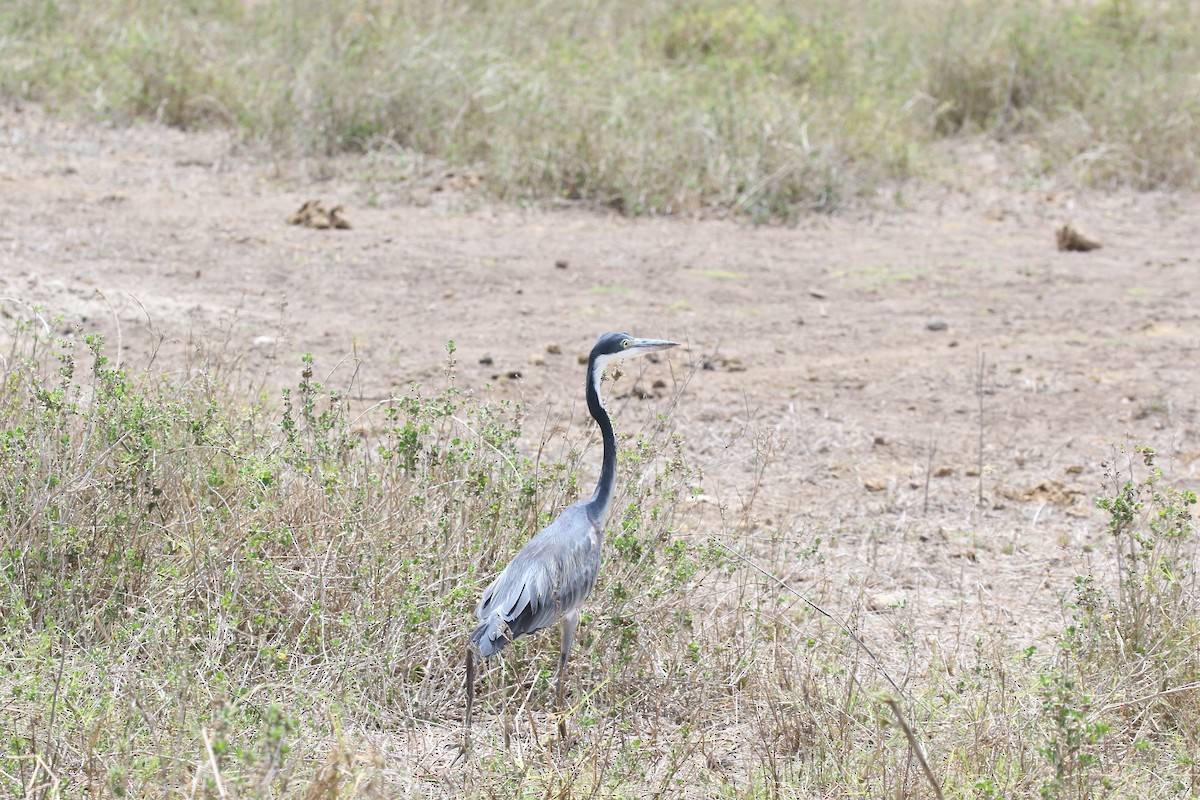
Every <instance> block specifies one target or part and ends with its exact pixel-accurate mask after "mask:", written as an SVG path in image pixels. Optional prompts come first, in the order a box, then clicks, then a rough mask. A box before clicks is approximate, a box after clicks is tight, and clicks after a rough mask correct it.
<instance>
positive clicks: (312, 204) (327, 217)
mask: <svg viewBox="0 0 1200 800" xmlns="http://www.w3.org/2000/svg"><path fill="white" fill-rule="evenodd" d="M287 221H288V224H289V225H303V226H305V227H306V228H316V229H317V230H331V229H334V228H340V229H342V230H346V229H348V228H349V227H350V222H349V220H347V219H346V218H345V217H343V216H342V207H341V206H334V207H333V208H328V209H327V208H325V206H324V204H323V203H322V202H321V201H320V200H309V201H308V202H306V203H305V204H304V205H302V206H300V210H299V211H297V212H296V213H295V214H292V215H291V216H290V217H288V220H287Z"/></svg>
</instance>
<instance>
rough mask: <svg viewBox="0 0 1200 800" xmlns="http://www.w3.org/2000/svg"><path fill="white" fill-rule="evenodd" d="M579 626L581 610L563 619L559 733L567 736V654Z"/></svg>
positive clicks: (559, 679) (559, 677) (559, 667)
mask: <svg viewBox="0 0 1200 800" xmlns="http://www.w3.org/2000/svg"><path fill="white" fill-rule="evenodd" d="M578 627H579V612H578V611H572V612H571V613H570V614H567V615H566V616H565V617H563V619H562V644H561V647H560V648H559V653H558V735H559V737H561V738H563V739H566V738H567V715H566V710H565V709H564V708H563V699H564V695H565V690H566V678H567V654H568V653H570V652H571V645H572V644H574V643H575V629H576V628H578Z"/></svg>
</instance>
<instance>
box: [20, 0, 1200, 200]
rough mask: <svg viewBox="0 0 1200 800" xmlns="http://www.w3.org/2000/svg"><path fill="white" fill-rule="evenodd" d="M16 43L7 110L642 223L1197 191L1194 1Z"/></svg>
mask: <svg viewBox="0 0 1200 800" xmlns="http://www.w3.org/2000/svg"><path fill="white" fill-rule="evenodd" d="M884 20H886V24H883V21H884ZM0 40H2V41H3V47H0V92H4V93H7V94H10V95H15V96H19V97H25V98H33V99H37V100H41V101H43V102H46V103H49V104H51V105H53V106H55V107H58V108H63V109H73V110H76V111H82V112H86V113H92V114H95V115H97V116H100V117H102V118H116V119H124V120H128V119H134V118H142V119H154V120H158V121H161V122H164V123H166V124H170V125H176V126H179V127H183V128H188V127H195V126H219V127H225V128H230V129H232V130H234V131H236V132H237V133H238V134H239V135H240V136H241V137H242V138H243V139H244V140H246V141H249V142H257V143H262V144H263V145H265V146H267V147H270V148H271V149H273V150H274V151H276V152H277V153H279V154H282V155H290V154H318V155H334V154H339V153H356V152H365V151H376V150H384V151H387V152H392V151H394V150H399V151H400V152H401V153H404V154H406V155H408V156H413V157H432V158H434V159H438V160H441V161H442V162H446V163H449V164H451V165H454V166H459V167H470V168H473V169H477V170H479V171H480V172H481V174H482V175H484V177H485V179H486V182H487V185H488V187H489V188H490V190H491V191H492V192H493V193H494V194H495V195H497V196H499V197H503V198H509V199H513V200H522V201H526V200H552V199H555V198H566V199H571V200H582V201H586V202H589V203H595V204H607V205H609V206H612V207H614V208H617V209H620V210H621V211H623V212H624V213H627V214H643V213H663V212H668V213H669V212H679V211H688V210H695V209H699V208H722V209H732V210H736V211H739V212H743V213H746V214H748V215H751V216H753V217H755V218H761V219H779V218H783V219H786V218H789V217H792V216H794V215H795V214H796V213H799V212H802V211H806V210H811V211H832V210H836V209H837V208H839V207H841V206H843V205H845V204H846V203H849V202H854V201H855V199H856V198H858V197H859V196H862V195H866V194H871V193H872V192H874V191H875V188H876V187H878V186H880V185H881V184H882V183H883V182H885V181H889V180H892V179H894V178H906V177H912V176H914V175H920V174H922V172H923V171H925V170H926V169H928V168H929V167H931V166H932V167H936V166H937V163H938V159H939V158H942V157H944V156H939V155H938V154H939V153H941V152H942V150H940V149H939V148H937V147H935V146H934V145H935V144H936V143H937V142H938V141H939V140H942V139H946V138H959V137H983V138H985V139H988V140H991V141H995V142H997V143H998V146H1007V145H1009V144H1014V143H1015V144H1020V145H1022V146H1023V147H1026V148H1030V149H1032V151H1033V152H1035V153H1036V156H1037V157H1036V158H1034V159H1032V164H1033V165H1034V166H1033V167H1032V169H1034V170H1035V171H1036V172H1037V173H1038V174H1058V175H1064V176H1066V177H1067V178H1069V179H1071V180H1079V181H1081V182H1084V183H1094V184H1099V185H1106V186H1109V185H1130V186H1134V187H1137V188H1195V187H1196V186H1197V179H1198V176H1200V173H1198V170H1197V163H1196V159H1197V153H1196V149H1195V147H1194V142H1195V141H1197V138H1198V137H1197V129H1196V125H1197V123H1196V120H1197V119H1198V118H1200V115H1198V113H1197V112H1198V111H1200V108H1198V107H1197V103H1198V102H1200V100H1198V99H1197V98H1198V97H1200V93H1198V86H1197V80H1198V78H1197V75H1200V45H1198V44H1197V42H1200V23H1198V22H1197V21H1196V16H1195V15H1194V14H1192V13H1191V10H1190V7H1189V6H1188V4H1187V3H1183V2H1170V3H1155V2H1150V0H1106V1H1105V2H1100V3H1087V4H1072V3H1065V4H1064V3H1059V2H1052V1H1051V0H1044V1H1043V2H1036V3H1018V2H1009V1H1007V0H1006V1H1005V2H998V3H986V4H967V5H964V4H960V3H944V2H938V1H937V0H904V2H902V3H900V4H899V5H897V4H895V3H883V2H869V3H857V4H844V3H828V2H819V3H810V4H803V5H796V4H788V3H779V2H763V3H736V2H716V0H712V1H711V2H703V3H699V4H688V5H683V6H680V5H677V4H670V3H659V2H651V3H629V2H622V0H611V1H610V2H605V3H599V4H589V5H586V6H573V7H571V8H557V7H554V8H552V7H549V6H539V5H531V4H527V3H520V2H514V1H512V0H509V1H508V2H500V3H489V4H484V5H480V4H478V3H470V2H454V3H433V2H418V3H405V4H402V5H399V6H397V5H396V4H393V3H386V2H381V1H380V0H359V1H358V2H355V3H349V4H336V3H335V4H330V3H318V2H315V0H264V1H263V2H255V3H245V2H241V1H240V0H205V2H192V3H175V2H167V0H140V2H129V0H100V1H99V2H88V3H82V2H78V0H58V1H57V2H53V3H47V2H42V1H41V0H14V2H10V3H7V4H5V6H4V8H3V9H0Z"/></svg>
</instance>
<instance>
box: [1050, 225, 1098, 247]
mask: <svg viewBox="0 0 1200 800" xmlns="http://www.w3.org/2000/svg"><path fill="white" fill-rule="evenodd" d="M1057 235H1058V249H1059V250H1063V251H1069V252H1074V253H1086V252H1087V251H1089V250H1098V249H1099V248H1100V247H1101V244H1100V243H1099V242H1097V241H1096V240H1094V239H1089V238H1088V237H1086V236H1084V235H1083V234H1082V233H1080V232H1079V231H1077V230H1075V229H1074V228H1072V227H1071V226H1070V225H1063V226H1062V227H1061V228H1059V229H1058V234H1057Z"/></svg>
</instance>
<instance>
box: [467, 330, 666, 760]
mask: <svg viewBox="0 0 1200 800" xmlns="http://www.w3.org/2000/svg"><path fill="white" fill-rule="evenodd" d="M677 344H678V342H670V341H666V340H664V339H637V338H634V337H633V336H630V335H629V334H628V333H621V332H613V333H606V334H604V335H603V336H601V337H600V338H599V339H597V340H596V344H595V346H594V347H592V352H591V354H590V355H589V356H588V360H587V375H586V381H585V385H584V396H585V397H586V398H587V407H588V411H589V412H591V415H592V417H593V418H594V419H595V420H596V424H597V425H598V426H599V427H600V436H601V439H602V440H603V442H604V457H603V460H602V461H601V465H600V479H599V481H597V483H596V490H595V491H594V492H592V497H591V499H589V500H586V501H581V502H578V503H573V504H572V505H570V506H567V508H566V509H564V510H563V512H562V514H560V515H559V517H558V518H557V519H555V520H554V521H553V522H551V523H550V524H549V525H547V526H546V527H545V528H543V529H542V530H541V531H540V532H539V533H538V534H537V535H536V536H534V537H533V538H532V539H530V540H529V541H528V542H526V543H525V546H524V547H522V548H521V550H520V552H518V553H517V555H516V556H515V557H514V558H513V560H512V561H510V562H509V564H508V566H507V567H505V568H504V569H503V571H501V573H500V575H499V576H497V578H496V579H495V580H494V581H492V583H491V585H490V586H488V588H487V589H486V590H484V592H483V597H482V599H481V600H480V601H479V605H478V607H477V608H476V609H475V614H476V616H478V617H479V626H478V627H476V628H475V630H474V632H472V633H471V641H470V644H469V645H468V646H467V659H466V661H467V676H466V678H467V680H466V682H467V687H466V689H467V712H466V725H465V727H466V730H467V732H468V734H469V732H470V729H471V707H472V705H473V703H474V700H475V666H476V662H477V660H478V659H488V658H490V657H491V656H493V655H495V654H496V653H498V652H500V651H501V650H503V649H504V647H505V646H506V645H507V644H508V643H509V642H511V641H513V640H514V639H517V638H518V637H521V636H525V635H526V634H531V633H536V632H537V631H540V630H542V629H543V628H548V627H550V626H551V625H553V624H554V623H556V622H557V623H559V624H560V626H561V640H560V643H559V653H558V680H557V686H556V694H557V696H558V710H559V723H558V731H559V734H560V736H563V737H564V738H565V735H566V723H565V721H564V719H563V717H562V707H563V692H564V685H565V684H564V681H565V677H566V671H567V656H568V654H569V653H570V652H571V645H572V644H573V643H574V642H575V630H576V628H577V627H578V626H579V609H580V607H581V606H582V605H583V602H584V601H585V600H587V598H588V595H590V594H591V593H592V588H593V587H594V586H595V585H596V576H597V574H598V573H599V572H600V555H601V551H602V548H603V546H604V521H605V518H606V517H607V515H608V507H609V504H610V503H611V502H612V496H613V487H614V485H615V484H616V472H617V440H616V436H615V435H614V433H613V425H612V420H611V419H610V418H609V416H608V412H607V411H606V410H605V408H604V403H603V402H601V400H600V378H601V376H602V375H603V374H604V368H605V367H606V366H607V365H608V364H610V363H612V362H614V361H618V360H620V359H624V358H629V357H631V356H640V355H645V354H647V353H653V352H656V351H659V350H666V349H668V348H671V347H675V346H676V345H677Z"/></svg>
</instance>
